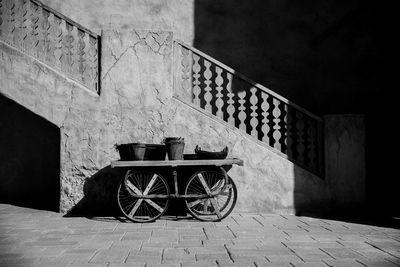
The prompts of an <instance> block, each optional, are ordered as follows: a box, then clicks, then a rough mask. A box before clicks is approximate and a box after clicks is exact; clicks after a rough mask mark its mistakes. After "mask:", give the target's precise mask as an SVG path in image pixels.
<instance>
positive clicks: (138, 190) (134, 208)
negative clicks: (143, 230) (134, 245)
mask: <svg viewBox="0 0 400 267" xmlns="http://www.w3.org/2000/svg"><path fill="white" fill-rule="evenodd" d="M168 195H169V187H168V184H167V182H166V181H165V179H164V177H162V176H161V175H160V174H157V173H154V172H146V171H128V172H127V173H126V175H125V178H124V179H123V180H122V181H121V183H120V184H119V187H118V205H119V207H120V209H121V211H122V213H123V214H124V215H125V217H126V218H128V219H129V220H131V221H134V222H139V223H143V222H152V221H155V220H156V219H157V218H159V217H160V216H161V215H163V214H164V212H165V211H166V210H167V208H168V203H169V200H168V198H167V197H168ZM151 196H154V197H151ZM146 197H151V198H146Z"/></svg>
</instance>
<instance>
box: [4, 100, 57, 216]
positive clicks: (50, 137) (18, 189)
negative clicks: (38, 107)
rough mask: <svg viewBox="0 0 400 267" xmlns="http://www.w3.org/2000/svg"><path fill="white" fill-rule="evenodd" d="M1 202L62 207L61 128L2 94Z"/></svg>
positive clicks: (41, 206)
mask: <svg viewBox="0 0 400 267" xmlns="http://www.w3.org/2000/svg"><path fill="white" fill-rule="evenodd" d="M0 202H1V203H8V204H13V205H19V206H24V207H29V208H35V209H44V210H51V211H59V205H60V129H59V128H58V127H57V126H56V125H54V124H52V123H51V122H49V121H47V120H46V119H44V118H42V117H40V116H38V115H36V114H35V113H33V112H32V111H30V110H28V109H26V108H24V107H23V106H21V105H19V104H18V103H16V102H14V101H12V100H10V99H8V98H6V97H4V96H3V95H1V94H0Z"/></svg>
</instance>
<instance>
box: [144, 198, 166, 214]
mask: <svg viewBox="0 0 400 267" xmlns="http://www.w3.org/2000/svg"><path fill="white" fill-rule="evenodd" d="M145 201H146V202H147V203H149V204H150V205H151V206H152V207H153V208H155V209H156V210H158V211H159V212H163V208H161V207H160V206H158V205H157V204H156V203H155V202H154V201H153V200H151V199H149V198H147V199H145Z"/></svg>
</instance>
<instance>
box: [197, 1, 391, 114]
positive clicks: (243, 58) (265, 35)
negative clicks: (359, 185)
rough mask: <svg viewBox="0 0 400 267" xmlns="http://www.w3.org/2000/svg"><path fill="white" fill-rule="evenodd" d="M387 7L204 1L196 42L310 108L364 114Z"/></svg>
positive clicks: (377, 71)
mask: <svg viewBox="0 0 400 267" xmlns="http://www.w3.org/2000/svg"><path fill="white" fill-rule="evenodd" d="M384 8H385V7H384V5H383V4H382V5H380V6H377V5H371V4H370V2H369V1H359V0H350V1H345V2H341V3H338V2H337V1H334V0H328V1H301V2H298V1H284V0H283V1H270V0H266V1H265V0H252V1H240V0H221V1H211V0H201V1H196V2H195V10H194V14H195V15H194V16H195V18H194V23H195V27H194V28H195V36H194V42H193V46H194V47H195V48H197V49H199V50H201V51H203V52H205V53H206V54H208V55H210V56H212V57H214V58H216V59H217V60H219V61H221V62H223V63H224V64H226V65H228V66H230V67H232V68H234V69H236V70H237V71H238V72H240V73H243V74H244V75H246V76H247V77H249V78H251V79H253V80H255V81H257V82H259V83H261V84H263V85H264V86H266V87H268V88H270V89H272V90H274V91H276V92H277V93H278V94H280V95H282V96H284V97H286V98H288V99H290V100H292V101H294V102H295V103H296V104H299V105H301V106H304V107H306V108H307V109H309V110H311V111H312V112H314V113H317V114H329V113H365V108H366V105H367V97H368V96H369V95H370V93H371V92H379V87H378V86H379V84H380V80H379V78H380V76H381V75H382V73H383V72H384V71H383V70H382V69H381V68H380V67H379V66H382V65H383V64H382V63H384V61H385V59H384V58H383V57H382V50H383V49H384V48H385V47H384V43H383V42H382V38H383V37H385V36H386V35H387V34H386V33H385V31H384V30H385V28H384V27H385V24H383V22H382V19H381V16H383V15H382V12H381V11H382V10H383V9H384ZM343 99H346V100H347V101H343Z"/></svg>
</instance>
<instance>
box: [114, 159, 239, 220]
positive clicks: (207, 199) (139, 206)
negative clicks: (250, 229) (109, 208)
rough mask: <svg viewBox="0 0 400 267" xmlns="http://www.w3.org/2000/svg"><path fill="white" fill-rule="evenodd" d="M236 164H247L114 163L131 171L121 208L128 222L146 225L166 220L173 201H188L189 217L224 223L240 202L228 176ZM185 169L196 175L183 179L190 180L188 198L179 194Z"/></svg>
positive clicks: (121, 188)
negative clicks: (170, 178)
mask: <svg viewBox="0 0 400 267" xmlns="http://www.w3.org/2000/svg"><path fill="white" fill-rule="evenodd" d="M233 164H236V165H240V166H243V160H241V159H237V158H227V159H212V160H204V159H203V160H162V161H113V162H112V163H111V167H112V168H126V169H127V171H126V173H125V176H124V177H123V179H121V182H120V184H119V186H118V193H117V194H118V196H117V197H118V204H119V207H120V209H121V211H122V213H123V214H124V215H125V216H126V218H128V219H129V220H131V221H134V222H141V223H142V222H152V221H155V220H156V219H157V218H159V217H160V216H162V215H163V214H164V213H165V211H166V210H167V208H168V205H169V202H170V200H171V199H172V198H182V199H184V202H185V206H186V208H187V210H188V211H189V213H190V214H191V215H192V216H194V217H195V218H197V219H199V220H202V221H220V220H222V219H224V218H225V217H226V216H228V215H229V214H230V213H231V211H232V210H233V208H234V207H235V204H236V199H237V190H236V186H235V183H234V182H233V180H232V178H231V177H230V176H229V175H228V174H227V171H229V169H230V168H231V167H232V165H233ZM185 166H186V167H187V168H189V169H191V170H194V171H193V172H192V173H191V174H190V177H189V179H183V180H185V181H186V180H187V182H186V184H185V186H184V194H179V190H178V181H179V180H181V179H180V177H178V169H179V168H180V169H181V168H182V167H185ZM165 168H167V169H168V173H169V176H172V178H173V187H174V191H173V192H171V191H170V186H169V185H168V182H167V180H166V179H165V178H164V177H163V176H162V175H161V172H160V170H161V169H164V170H165ZM164 175H165V174H164ZM167 175H168V174H167ZM167 178H168V177H167ZM186 178H187V177H186Z"/></svg>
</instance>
